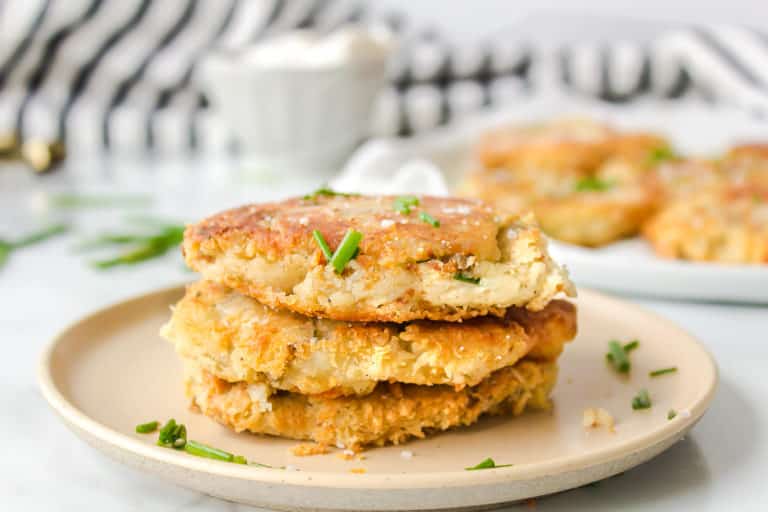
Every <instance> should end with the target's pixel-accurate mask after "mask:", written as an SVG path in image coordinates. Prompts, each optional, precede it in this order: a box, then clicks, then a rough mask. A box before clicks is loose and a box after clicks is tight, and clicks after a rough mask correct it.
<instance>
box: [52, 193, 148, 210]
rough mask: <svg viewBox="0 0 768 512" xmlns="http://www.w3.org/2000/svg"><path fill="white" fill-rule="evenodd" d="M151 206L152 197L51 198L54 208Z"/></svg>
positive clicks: (81, 196) (69, 195)
mask: <svg viewBox="0 0 768 512" xmlns="http://www.w3.org/2000/svg"><path fill="white" fill-rule="evenodd" d="M151 204H152V197H150V196H146V195H103V196H102V195H83V194H56V195H54V196H51V205H52V206H53V207H54V208H60V209H74V208H111V207H115V208H119V207H123V208H140V207H145V206H149V205H151Z"/></svg>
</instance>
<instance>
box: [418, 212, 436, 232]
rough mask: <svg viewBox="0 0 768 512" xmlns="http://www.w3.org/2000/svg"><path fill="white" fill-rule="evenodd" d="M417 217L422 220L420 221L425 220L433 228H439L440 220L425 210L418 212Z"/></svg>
mask: <svg viewBox="0 0 768 512" xmlns="http://www.w3.org/2000/svg"><path fill="white" fill-rule="evenodd" d="M419 218H420V219H421V220H422V222H426V223H427V224H429V225H430V226H432V227H433V228H439V227H440V221H439V220H437V219H436V218H434V217H433V216H431V215H430V214H428V213H427V212H419Z"/></svg>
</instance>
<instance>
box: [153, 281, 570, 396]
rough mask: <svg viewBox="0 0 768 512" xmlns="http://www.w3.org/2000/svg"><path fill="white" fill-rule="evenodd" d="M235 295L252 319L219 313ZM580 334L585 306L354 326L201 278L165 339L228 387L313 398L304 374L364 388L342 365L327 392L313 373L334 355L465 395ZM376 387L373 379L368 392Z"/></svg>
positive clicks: (342, 389) (558, 304)
mask: <svg viewBox="0 0 768 512" xmlns="http://www.w3.org/2000/svg"><path fill="white" fill-rule="evenodd" d="M233 296H234V297H235V298H237V299H238V300H240V301H243V302H244V303H245V304H246V306H245V307H247V308H248V309H247V313H250V314H247V315H246V316H243V315H233V316H227V315H226V313H222V312H220V311H219V309H218V306H219V305H221V304H226V303H227V300H229V299H230V298H231V297H233ZM237 311H238V313H240V312H241V310H240V309H238V310H237ZM576 329H577V328H576V310H575V306H573V304H571V303H569V302H566V301H560V300H557V301H553V302H551V303H550V304H549V305H547V307H546V308H544V310H542V311H539V312H535V313H534V312H530V311H527V310H523V309H517V308H513V309H510V310H509V311H508V314H507V316H506V317H505V318H496V317H482V318H475V319H472V320H468V321H466V322H462V323H450V322H430V321H415V322H412V323H410V324H399V325H398V324H391V323H388V324H381V323H349V322H338V321H332V320H319V319H312V318H309V317H304V316H301V315H297V314H294V313H291V312H288V311H280V310H272V309H270V308H267V307H264V306H261V305H260V304H258V303H257V302H256V301H254V300H253V299H250V298H248V297H245V296H240V295H238V294H237V293H236V292H233V291H230V290H228V289H227V288H226V287H223V286H221V285H218V284H216V283H212V282H208V281H201V282H198V283H194V284H192V285H190V286H188V288H187V293H186V294H185V296H184V297H183V298H182V300H180V301H179V303H178V304H177V305H176V306H175V307H174V311H173V314H172V318H171V321H170V322H169V323H168V325H167V326H166V327H164V328H163V331H162V334H163V336H164V337H166V338H167V339H169V340H170V341H171V342H172V343H174V344H175V345H176V348H177V350H178V351H179V353H180V355H182V356H183V357H192V358H195V359H196V360H197V361H198V363H199V364H200V365H202V366H203V367H204V368H205V369H206V370H207V371H209V372H211V373H213V374H214V375H216V376H217V377H220V378H223V379H225V380H228V381H240V380H242V381H247V382H253V383H264V382H267V383H269V384H270V385H271V386H273V387H275V388H277V389H287V390H289V391H296V392H311V391H308V390H309V389H310V388H306V387H302V388H298V389H297V388H295V387H294V386H295V385H296V379H297V377H296V376H297V374H298V373H303V375H302V377H303V379H302V380H303V382H304V384H303V385H304V386H310V387H311V389H313V390H314V392H331V393H340V394H349V393H352V392H358V393H359V392H361V391H356V390H355V389H356V388H357V387H359V383H355V384H356V386H355V387H354V388H353V387H350V386H351V384H352V383H349V382H348V383H347V384H346V385H344V386H339V385H338V383H339V382H341V381H343V380H348V379H349V377H347V376H345V370H344V368H336V370H335V371H334V372H332V378H329V377H328V375H326V373H327V372H325V373H324V374H323V375H322V378H323V379H325V380H329V385H331V384H330V383H331V382H333V383H334V384H333V385H334V387H333V388H329V389H325V388H323V389H322V390H319V389H318V388H319V386H321V385H322V384H321V382H319V379H320V378H321V377H320V376H313V375H308V374H304V373H305V370H304V369H303V368H305V366H304V365H305V364H306V363H307V362H308V361H310V360H311V359H312V358H313V354H314V353H315V352H318V351H321V352H324V353H326V354H328V356H329V357H328V360H329V361H335V360H336V359H338V358H341V359H343V360H344V362H345V365H346V363H347V362H348V361H349V360H350V358H351V359H353V360H354V359H359V360H360V361H361V363H360V365H359V366H362V365H365V364H368V362H369V361H370V360H374V359H378V360H380V361H381V369H382V372H384V374H382V375H378V376H377V378H379V379H380V380H390V379H392V380H397V381H400V382H407V383H415V384H451V385H454V386H457V387H459V388H460V387H463V386H464V385H470V386H471V385H475V384H477V383H478V382H479V381H480V380H482V379H483V378H485V377H486V376H487V375H488V374H489V373H491V372H492V371H494V370H496V369H498V368H501V367H503V366H508V365H512V364H514V363H515V362H516V361H517V360H518V359H519V358H521V357H523V356H524V355H526V354H527V353H529V352H530V351H531V349H533V353H534V354H536V353H541V352H542V351H546V352H547V353H549V354H555V357H556V355H557V354H559V353H560V352H561V351H562V348H563V345H564V343H566V342H567V341H569V340H571V339H572V338H573V337H574V336H575V335H576ZM540 346H541V347H544V346H546V347H547V348H539V347H540ZM407 347H409V348H407ZM428 354H429V355H430V356H429V357H428V358H427V362H426V363H424V362H423V363H421V364H422V365H423V368H421V369H420V370H419V371H418V372H416V373H413V372H409V371H404V370H401V368H400V367H399V365H398V361H404V360H407V359H408V358H409V357H411V358H412V359H414V360H418V359H420V357H421V356H422V355H428ZM477 358H480V359H479V360H478V359H477ZM462 359H467V360H471V362H472V364H471V366H470V368H472V369H473V370H475V371H474V372H473V373H472V374H466V373H465V372H463V371H462V369H467V368H468V367H466V366H463V365H462V364H461V362H462ZM310 366H311V365H310ZM410 367H412V365H409V368H410ZM454 372H457V373H454ZM374 385H375V381H371V382H370V384H369V385H366V387H365V389H364V390H362V391H365V392H367V391H369V390H370V388H371V387H373V386H374Z"/></svg>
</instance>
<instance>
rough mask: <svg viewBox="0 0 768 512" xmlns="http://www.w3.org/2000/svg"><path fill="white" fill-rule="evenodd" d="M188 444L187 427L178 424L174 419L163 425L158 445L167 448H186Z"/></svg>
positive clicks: (158, 437)
mask: <svg viewBox="0 0 768 512" xmlns="http://www.w3.org/2000/svg"><path fill="white" fill-rule="evenodd" d="M186 443H187V427H186V426H184V425H182V424H177V423H176V420H174V419H173V418H171V419H169V420H168V422H167V423H166V424H165V425H163V428H161V429H160V433H159V434H158V436H157V445H158V446H165V447H166V448H176V449H180V448H184V445H185V444H186Z"/></svg>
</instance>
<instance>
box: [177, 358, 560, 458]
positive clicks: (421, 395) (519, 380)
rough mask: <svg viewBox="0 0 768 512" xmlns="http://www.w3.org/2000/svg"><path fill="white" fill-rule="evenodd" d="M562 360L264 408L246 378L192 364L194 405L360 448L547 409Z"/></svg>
mask: <svg viewBox="0 0 768 512" xmlns="http://www.w3.org/2000/svg"><path fill="white" fill-rule="evenodd" d="M556 377H557V366H556V364H555V363H552V362H549V363H542V362H533V361H527V360H523V361H521V362H519V363H518V364H517V365H515V366H513V367H507V368H504V369H501V370H498V371H496V372H494V373H493V374H491V375H490V376H489V377H488V378H486V379H485V380H483V381H482V382H480V383H479V384H478V385H476V386H472V387H465V388H463V389H462V390H459V391H457V390H455V389H454V388H453V387H451V386H417V385H412V384H397V383H395V384H386V383H382V384H380V385H379V386H378V387H377V388H376V389H375V390H374V391H373V392H372V393H371V394H369V395H366V396H362V397H337V398H326V397H322V396H317V395H314V396H313V395H300V394H296V393H290V392H283V393H280V394H278V395H275V396H274V397H272V398H271V406H270V408H268V409H265V408H264V407H263V404H262V403H261V402H260V400H259V398H258V397H257V398H256V399H255V400H254V397H253V396H252V393H251V392H250V390H249V385H248V384H246V383H234V384H233V383H229V382H227V381H224V380H222V379H218V378H216V377H214V376H213V375H211V374H210V373H208V372H206V371H205V370H202V369H200V368H199V367H198V366H196V365H195V364H194V363H191V364H189V365H188V368H187V381H186V386H187V394H188V396H189V397H190V398H191V400H192V405H193V407H197V408H199V410H200V411H201V412H202V413H203V414H205V415H207V416H209V417H211V418H213V419H215V420H216V421H218V422H219V423H222V424H224V425H226V426H228V427H230V428H232V429H234V430H235V431H237V432H242V431H250V432H253V433H258V434H269V435H275V436H281V437H289V438H294V439H302V440H312V441H314V442H316V443H320V444H324V445H330V446H338V447H344V448H349V449H352V450H358V449H360V448H362V447H363V446H366V445H375V446H381V445H384V444H389V443H392V444H399V443H402V442H404V441H406V440H408V439H409V438H424V437H425V436H426V435H427V434H428V433H430V432H434V431H441V430H448V429H450V428H454V427H459V426H466V425H471V424H472V423H475V422H476V421H477V419H478V418H479V417H480V416H481V415H483V414H512V415H518V414H521V413H522V412H523V411H524V410H526V409H546V408H548V407H549V406H550V402H549V398H548V396H549V393H550V391H551V389H552V387H553V386H554V384H555V380H556Z"/></svg>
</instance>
